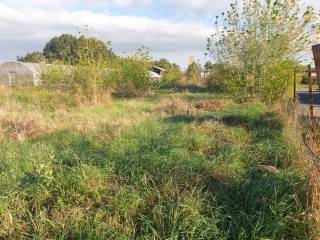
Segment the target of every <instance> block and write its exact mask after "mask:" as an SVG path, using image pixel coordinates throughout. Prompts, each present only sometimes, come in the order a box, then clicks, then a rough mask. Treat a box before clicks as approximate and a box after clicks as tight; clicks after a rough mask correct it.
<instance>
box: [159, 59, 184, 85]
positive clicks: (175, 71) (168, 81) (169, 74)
mask: <svg viewBox="0 0 320 240" xmlns="http://www.w3.org/2000/svg"><path fill="white" fill-rule="evenodd" d="M153 64H154V65H155V66H158V67H161V68H164V69H165V70H166V74H165V75H164V76H163V77H162V79H161V82H160V86H164V85H172V84H174V83H176V82H177V81H179V80H180V79H181V78H182V72H181V69H180V66H179V65H177V64H175V63H171V62H170V61H169V60H167V59H165V58H161V59H160V60H157V61H154V62H153Z"/></svg>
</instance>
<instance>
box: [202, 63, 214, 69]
mask: <svg viewBox="0 0 320 240" xmlns="http://www.w3.org/2000/svg"><path fill="white" fill-rule="evenodd" d="M213 67H214V64H213V63H212V62H210V61H208V62H206V63H205V64H204V69H205V70H206V71H211V70H212V69H213Z"/></svg>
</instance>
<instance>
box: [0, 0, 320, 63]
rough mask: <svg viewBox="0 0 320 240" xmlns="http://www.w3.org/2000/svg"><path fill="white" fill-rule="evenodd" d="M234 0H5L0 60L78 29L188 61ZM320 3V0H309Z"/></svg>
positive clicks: (120, 46) (1, 1)
mask: <svg viewBox="0 0 320 240" xmlns="http://www.w3.org/2000/svg"><path fill="white" fill-rule="evenodd" d="M231 1H232V0H157V1H156V0H0V30H1V35H0V61H7V60H15V58H16V56H19V55H23V54H25V53H26V52H30V51H34V50H42V48H43V47H44V44H45V43H46V42H47V41H48V40H49V39H50V38H52V37H54V36H56V35H60V34H62V33H77V32H78V27H79V26H84V25H89V26H90V27H91V28H92V29H93V30H92V31H91V32H90V33H89V34H90V35H94V36H97V37H99V38H101V39H104V40H111V41H112V48H113V50H114V51H115V52H116V53H118V54H122V53H124V52H126V53H131V52H134V51H135V50H136V49H137V48H139V47H141V46H142V45H143V46H146V47H149V48H150V52H151V54H152V55H153V57H154V58H155V59H158V58H160V57H165V58H168V59H169V60H171V61H173V62H176V63H178V64H180V65H181V66H183V67H185V66H186V65H187V62H188V56H191V55H192V56H195V57H196V58H197V59H199V60H200V61H201V62H203V61H204V60H205V57H204V52H205V45H206V39H207V37H208V36H209V35H210V34H211V33H213V31H214V26H213V21H214V16H216V15H217V14H219V13H220V12H222V11H224V10H226V9H228V6H229V4H230V2H231ZM307 1H308V3H309V4H313V5H314V6H315V7H316V8H318V9H320V0H307Z"/></svg>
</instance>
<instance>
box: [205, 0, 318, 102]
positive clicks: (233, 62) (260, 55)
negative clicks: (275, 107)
mask: <svg viewBox="0 0 320 240" xmlns="http://www.w3.org/2000/svg"><path fill="white" fill-rule="evenodd" d="M315 23H316V13H315V11H314V9H313V8H312V7H307V6H304V5H303V1H302V0H292V1H288V0H242V1H241V2H239V1H236V2H235V3H233V4H231V9H230V10H229V11H228V12H227V13H222V14H221V16H218V17H217V21H216V25H217V26H216V29H217V34H215V35H213V36H212V37H211V38H209V39H208V51H209V54H211V56H212V57H213V59H214V60H215V61H216V62H217V63H219V64H221V65H220V66H223V67H222V68H221V70H222V71H223V72H221V73H219V74H220V75H221V76H224V77H221V76H220V77H219V78H220V79H221V80H223V81H222V84H223V85H224V87H225V89H226V90H227V91H229V92H230V93H232V94H234V96H235V97H236V98H237V99H238V100H240V101H247V100H250V99H257V98H258V99H261V100H263V101H266V102H271V101H274V100H277V99H279V98H280V97H281V96H282V95H283V94H284V92H285V90H286V88H287V80H288V75H289V74H290V73H291V72H290V71H291V68H292V67H293V64H294V60H295V59H296V58H297V56H298V55H299V54H301V52H302V51H303V50H304V49H306V46H309V45H310V42H311V41H312V39H313V36H314V33H315V31H314V30H315V26H316V25H315Z"/></svg>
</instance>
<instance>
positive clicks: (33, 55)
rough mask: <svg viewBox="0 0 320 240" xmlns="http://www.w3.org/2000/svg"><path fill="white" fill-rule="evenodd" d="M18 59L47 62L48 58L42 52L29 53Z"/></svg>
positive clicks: (20, 60) (21, 60) (30, 61)
mask: <svg viewBox="0 0 320 240" xmlns="http://www.w3.org/2000/svg"><path fill="white" fill-rule="evenodd" d="M17 61H19V62H29V63H41V62H45V61H46V59H45V57H44V56H43V54H42V53H41V52H31V53H27V54H26V55H25V56H18V57H17Z"/></svg>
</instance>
